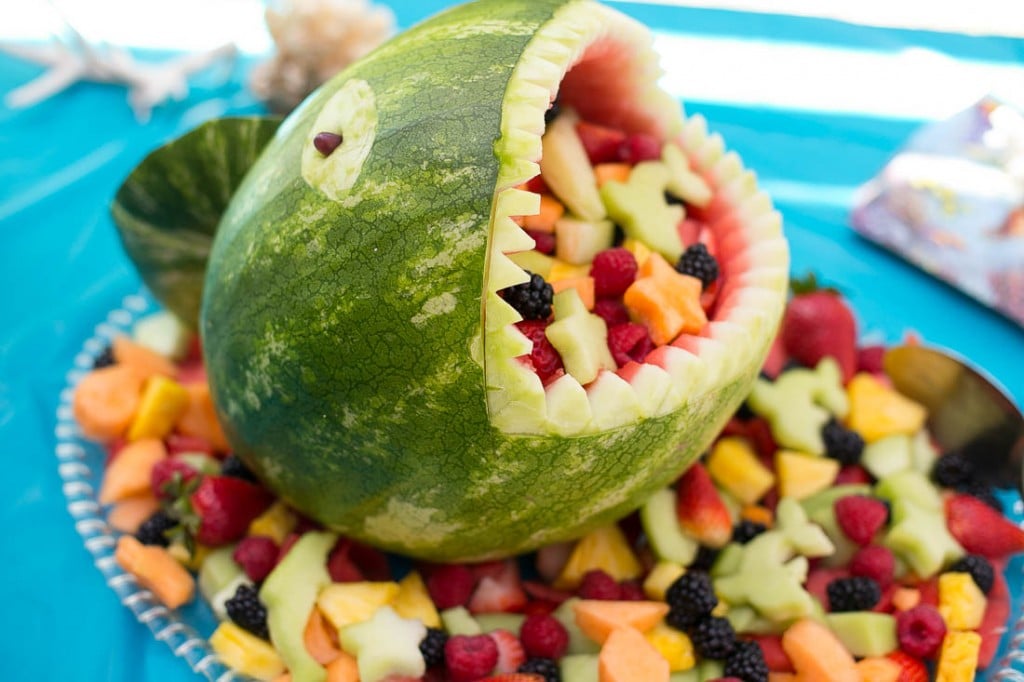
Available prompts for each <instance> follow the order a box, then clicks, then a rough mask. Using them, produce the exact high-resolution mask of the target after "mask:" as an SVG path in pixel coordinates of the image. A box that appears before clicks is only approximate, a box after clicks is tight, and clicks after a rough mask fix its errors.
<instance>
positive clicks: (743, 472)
mask: <svg viewBox="0 0 1024 682" xmlns="http://www.w3.org/2000/svg"><path fill="white" fill-rule="evenodd" d="M707 469H708V473H710V474H711V478H713V479H714V480H715V483H717V484H718V485H719V486H721V487H722V488H724V489H725V490H726V491H727V492H728V493H729V494H730V495H732V496H733V497H735V498H736V499H737V500H739V501H740V502H742V503H743V504H753V503H755V502H757V501H758V500H759V499H761V498H762V497H763V496H764V494H765V493H767V492H768V491H769V490H770V489H771V487H772V486H773V485H775V475H774V474H773V473H772V472H771V471H770V470H769V469H768V468H767V467H765V466H764V465H763V464H761V460H759V459H758V458H757V454H756V453H755V452H754V448H753V447H751V445H750V443H749V442H747V441H746V440H744V439H743V438H739V437H736V436H727V437H725V438H720V439H719V440H718V442H717V443H715V446H714V448H713V449H712V450H711V454H710V455H709V456H708V461H707Z"/></svg>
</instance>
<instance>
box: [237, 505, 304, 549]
mask: <svg viewBox="0 0 1024 682" xmlns="http://www.w3.org/2000/svg"><path fill="white" fill-rule="evenodd" d="M298 522H299V517H298V516H296V515H295V512H293V511H292V510H291V508H290V507H289V506H288V505H286V504H285V503H284V502H281V501H280V500H278V501H276V502H274V504H272V505H270V507H268V508H267V511H265V512H263V513H262V514H260V515H259V516H257V517H256V518H255V519H253V520H252V523H250V524H249V535H262V536H264V537H268V538H270V539H271V540H273V541H274V542H276V543H277V544H279V545H280V544H281V543H282V542H284V540H285V538H287V537H288V534H289V533H291V532H292V530H293V529H294V528H295V524H296V523H298Z"/></svg>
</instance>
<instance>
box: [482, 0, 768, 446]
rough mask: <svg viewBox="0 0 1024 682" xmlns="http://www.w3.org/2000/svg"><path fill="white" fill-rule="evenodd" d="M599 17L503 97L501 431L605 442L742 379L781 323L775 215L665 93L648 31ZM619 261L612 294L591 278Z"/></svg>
mask: <svg viewBox="0 0 1024 682" xmlns="http://www.w3.org/2000/svg"><path fill="white" fill-rule="evenodd" d="M571 9H572V7H571V6H570V7H569V8H566V11H568V10H571ZM602 10H603V8H602ZM603 14H604V13H603V11H598V12H597V13H596V15H597V16H596V17H595V18H594V19H593V20H591V21H589V22H588V21H583V22H580V23H577V24H576V26H578V27H579V28H578V29H577V30H578V32H579V33H580V34H582V38H579V43H578V44H579V45H584V46H585V47H582V48H580V47H577V48H575V49H574V50H573V51H569V50H564V49H563V50H562V51H558V50H555V49H552V46H551V43H555V44H561V45H564V43H565V42H566V41H565V39H564V37H563V36H564V27H563V28H560V29H559V31H561V33H560V34H557V35H556V34H552V35H548V34H547V31H546V28H542V29H541V30H540V31H539V33H538V34H537V36H536V37H535V38H534V41H533V42H532V43H531V44H530V45H529V46H528V47H527V50H526V53H525V54H524V56H523V59H522V61H521V62H520V66H519V67H518V69H517V72H518V73H519V75H520V76H521V78H518V79H514V80H513V83H512V85H510V88H509V98H508V101H509V102H511V103H512V104H509V105H507V106H506V109H505V115H504V120H503V123H502V133H503V135H502V139H501V140H499V142H498V145H497V150H498V154H499V158H501V159H502V161H503V167H502V170H501V173H500V175H499V183H498V188H497V193H496V201H495V202H494V206H495V210H494V213H493V216H492V231H491V241H490V253H489V269H488V277H487V287H486V289H487V291H486V295H487V298H486V301H485V308H484V310H485V320H486V329H487V332H486V335H485V337H484V350H485V371H486V375H487V385H488V409H489V413H490V416H491V420H492V423H493V424H494V425H495V426H497V427H498V428H500V429H501V430H503V431H505V432H507V433H522V434H538V435H542V434H557V435H563V436H564V435H576V434H587V433H596V432H600V431H604V430H608V429H614V428H616V427H618V426H622V425H624V424H628V423H630V422H633V421H635V420H637V419H644V418H648V417H658V416H662V415H665V414H668V413H670V412H673V411H674V410H677V409H678V408H679V407H681V406H682V405H683V404H684V403H685V402H686V401H687V394H689V393H692V392H696V393H700V392H702V391H704V390H706V389H707V387H708V386H711V385H714V384H716V383H719V382H723V383H728V382H731V381H734V380H735V379H737V378H738V377H739V376H740V375H741V374H742V373H743V372H746V371H747V370H749V368H750V366H751V362H752V358H754V357H756V356H757V355H759V354H762V353H763V351H764V340H765V339H766V338H768V337H769V336H770V334H767V333H766V328H768V327H773V325H774V324H775V320H776V316H777V314H778V306H779V302H778V296H777V287H778V282H779V281H780V278H782V279H784V278H785V276H786V275H785V272H786V267H787V251H786V245H785V242H784V240H783V239H782V236H781V229H780V221H779V218H778V215H777V214H776V213H775V212H774V211H773V210H772V208H771V204H770V201H769V200H768V199H767V197H766V196H765V195H764V194H763V193H762V192H759V191H757V190H756V188H755V179H754V176H753V174H752V173H751V172H749V171H747V170H745V169H744V168H743V166H742V164H741V162H740V161H739V158H738V157H737V156H736V155H735V154H734V153H723V144H722V140H721V139H720V138H719V137H718V136H717V135H709V134H708V133H707V130H706V127H705V123H704V121H703V119H701V118H700V117H694V118H689V119H686V118H683V117H681V116H680V109H679V105H678V103H677V102H675V101H674V100H673V99H672V98H671V97H669V96H668V95H667V94H666V93H665V92H663V91H662V90H660V89H659V87H658V79H659V77H660V76H661V73H662V72H661V69H660V67H659V66H658V63H657V59H656V55H655V54H654V53H653V52H652V51H651V49H650V37H649V34H647V32H646V30H645V29H643V28H642V27H639V26H635V25H633V24H632V23H631V22H626V23H625V24H623V23H622V22H621V18H617V19H616V24H615V31H614V33H612V32H610V31H608V29H607V26H604V25H602V21H601V18H602V16H603ZM588 32H589V33H588ZM577 37H578V36H577ZM559 41H561V42H559ZM551 54H555V55H561V56H563V59H562V61H561V62H559V61H558V60H557V59H551V58H550V56H549V55H551ZM566 54H569V55H570V58H569V59H565V58H564V55H566ZM552 74H561V77H560V78H557V77H553V76H552ZM537 90H540V91H541V94H542V95H543V96H544V97H543V99H542V100H541V102H542V103H543V105H544V106H543V107H537V106H536V101H537V97H538V95H537V92H536V91H537ZM548 100H550V102H551V103H552V104H551V108H550V109H549V110H547V111H545V109H547V104H548ZM517 102H530V105H519V104H515V103H517ZM541 120H544V121H545V123H546V127H545V126H542V125H540V123H539V122H540V121H541ZM613 166H619V168H618V169H612V167H613ZM609 169H612V170H609ZM538 171H539V172H538ZM608 172H612V176H611V177H612V179H608V177H607V176H606V175H605V174H606V173H608ZM552 205H553V206H555V207H556V209H555V210H554V212H552V211H551V210H550V209H551V206H552ZM538 214H539V215H538ZM552 215H554V216H556V217H554V218H552ZM697 244H700V245H703V250H704V251H705V252H707V253H706V255H708V256H710V258H711V261H712V263H713V267H714V269H715V270H716V271H717V272H716V273H715V274H716V275H717V276H715V277H713V278H711V280H712V281H704V282H703V283H698V284H695V278H694V277H693V275H694V274H695V271H694V269H693V268H692V267H691V268H687V267H686V266H685V265H683V263H682V262H681V261H683V260H687V259H689V260H691V261H692V260H693V258H697V256H696V255H694V254H693V253H692V252H693V251H699V250H701V247H700V246H695V245H697ZM690 247H693V248H690ZM609 250H614V251H622V250H626V251H628V252H630V253H631V254H632V257H633V261H634V263H635V269H636V273H635V275H633V284H632V285H631V286H630V287H629V289H627V290H626V291H625V292H623V291H615V292H613V293H612V294H611V295H608V293H607V292H604V293H603V292H602V288H603V287H602V283H601V281H600V279H601V277H602V274H603V273H602V272H601V271H600V268H599V267H598V266H595V265H594V263H595V258H594V257H595V255H597V254H599V253H602V252H607V251H609ZM684 254H685V255H684ZM691 256H692V257H691ZM604 257H605V256H598V259H602V258H604ZM608 258H609V259H611V257H610V256H608ZM617 258H618V262H619V263H620V264H621V261H622V254H621V253H620V254H617ZM698 260H699V258H698ZM703 262H705V263H706V262H707V258H704V260H703ZM700 267H701V266H698V270H697V271H696V273H697V274H698V275H699V273H700V272H702V270H700ZM537 275H540V277H542V278H543V279H544V281H545V282H546V283H547V284H549V285H551V289H552V290H553V293H554V296H553V298H554V306H553V312H552V313H550V314H545V313H546V309H544V310H542V311H537V310H534V309H531V308H530V304H526V303H523V302H522V300H523V299H524V298H525V299H530V298H531V297H532V298H533V299H536V298H537V297H538V296H540V297H544V296H545V295H546V294H544V289H543V286H541V285H540V284H539V283H538V282H537V281H536V279H537ZM531 276H532V277H533V279H534V282H533V283H532V284H531V283H530V280H531ZM626 277H628V275H626ZM595 280H596V281H595ZM595 285H596V289H597V294H596V297H595V294H594V289H595ZM602 293H603V295H602ZM535 305H536V303H534V306H535ZM602 323H603V324H602ZM620 325H628V326H625V327H620ZM609 350H610V351H611V352H609Z"/></svg>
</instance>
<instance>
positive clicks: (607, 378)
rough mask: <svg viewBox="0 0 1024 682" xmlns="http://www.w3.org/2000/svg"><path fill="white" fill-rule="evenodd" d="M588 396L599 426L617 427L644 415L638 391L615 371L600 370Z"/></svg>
mask: <svg viewBox="0 0 1024 682" xmlns="http://www.w3.org/2000/svg"><path fill="white" fill-rule="evenodd" d="M594 317H596V315H595V316H594ZM613 362H614V361H613ZM587 398H588V399H589V400H590V411H591V413H592V414H593V416H594V424H595V425H596V426H597V427H598V428H602V429H611V428H615V427H616V426H620V425H621V424H628V423H629V422H631V421H635V420H637V419H642V418H643V416H644V414H643V409H642V408H641V406H640V401H639V400H637V396H636V391H635V390H633V387H632V386H631V385H630V384H629V383H627V382H626V381H624V380H623V379H622V378H621V377H620V376H619V375H618V374H616V373H615V372H608V371H602V372H598V375H597V378H596V379H594V381H593V383H591V384H590V387H589V389H588V390H587Z"/></svg>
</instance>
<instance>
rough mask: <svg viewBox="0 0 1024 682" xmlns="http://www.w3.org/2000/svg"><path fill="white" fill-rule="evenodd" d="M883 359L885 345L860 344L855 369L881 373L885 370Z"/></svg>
mask: <svg viewBox="0 0 1024 682" xmlns="http://www.w3.org/2000/svg"><path fill="white" fill-rule="evenodd" d="M884 359H885V346H862V347H860V348H858V349H857V371H858V372H868V373H870V374H882V373H884V372H885V367H884V366H883V361H884Z"/></svg>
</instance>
